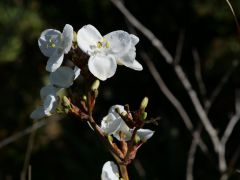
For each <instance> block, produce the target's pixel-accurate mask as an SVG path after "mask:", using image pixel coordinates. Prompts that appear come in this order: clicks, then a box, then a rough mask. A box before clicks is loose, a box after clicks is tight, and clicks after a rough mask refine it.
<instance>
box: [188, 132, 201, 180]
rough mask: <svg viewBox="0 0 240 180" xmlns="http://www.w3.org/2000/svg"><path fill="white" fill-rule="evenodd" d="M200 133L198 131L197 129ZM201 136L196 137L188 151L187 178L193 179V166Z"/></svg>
mask: <svg viewBox="0 0 240 180" xmlns="http://www.w3.org/2000/svg"><path fill="white" fill-rule="evenodd" d="M196 132H197V133H198V131H196ZM198 141H199V138H197V137H194V138H193V140H192V143H191V146H190V149H189V152H188V160H187V173H186V180H193V167H194V161H195V154H196V151H197V144H198V143H199V142H198Z"/></svg>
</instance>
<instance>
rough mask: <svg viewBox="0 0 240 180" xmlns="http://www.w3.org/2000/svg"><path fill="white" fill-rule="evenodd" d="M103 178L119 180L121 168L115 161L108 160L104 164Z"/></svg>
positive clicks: (103, 179) (102, 179) (105, 179)
mask: <svg viewBox="0 0 240 180" xmlns="http://www.w3.org/2000/svg"><path fill="white" fill-rule="evenodd" d="M101 180H119V170H118V167H117V165H116V164H115V163H114V162H113V161H107V162H106V163H105V164H104V165H103V168H102V174H101Z"/></svg>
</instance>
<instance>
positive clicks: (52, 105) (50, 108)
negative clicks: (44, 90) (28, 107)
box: [43, 95, 58, 116]
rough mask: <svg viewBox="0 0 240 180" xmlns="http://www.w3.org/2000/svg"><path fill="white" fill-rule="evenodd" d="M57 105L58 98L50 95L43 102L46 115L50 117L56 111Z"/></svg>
mask: <svg viewBox="0 0 240 180" xmlns="http://www.w3.org/2000/svg"><path fill="white" fill-rule="evenodd" d="M57 104H58V100H57V97H56V96H53V95H48V96H47V97H46V98H45V99H44V102H43V108H44V113H45V114H46V115H48V116H49V115H51V113H52V112H54V111H55V109H56V107H57Z"/></svg>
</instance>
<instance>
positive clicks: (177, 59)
mask: <svg viewBox="0 0 240 180" xmlns="http://www.w3.org/2000/svg"><path fill="white" fill-rule="evenodd" d="M184 38H185V31H181V32H180V35H179V38H178V43H177V48H176V53H175V58H174V63H175V64H179V62H180V60H181V57H182V51H183V44H184Z"/></svg>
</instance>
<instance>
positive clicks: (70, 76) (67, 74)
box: [49, 66, 75, 88]
mask: <svg viewBox="0 0 240 180" xmlns="http://www.w3.org/2000/svg"><path fill="white" fill-rule="evenodd" d="M74 77H75V74H74V71H73V70H72V69H71V68H70V67H65V66H62V67H60V68H58V69H57V70H56V71H55V72H52V73H51V74H50V76H49V79H50V82H51V84H53V85H55V86H57V87H60V88H68V87H70V86H71V85H72V84H73V80H74Z"/></svg>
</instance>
